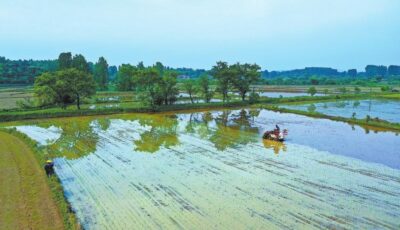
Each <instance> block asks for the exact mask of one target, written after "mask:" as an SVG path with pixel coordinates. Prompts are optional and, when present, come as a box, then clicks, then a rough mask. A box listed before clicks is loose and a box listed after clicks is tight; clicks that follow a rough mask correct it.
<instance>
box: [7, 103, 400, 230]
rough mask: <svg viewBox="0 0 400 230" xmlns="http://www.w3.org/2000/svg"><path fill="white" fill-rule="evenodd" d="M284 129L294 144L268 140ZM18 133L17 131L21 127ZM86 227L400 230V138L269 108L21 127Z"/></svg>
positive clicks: (115, 117) (67, 120) (47, 122)
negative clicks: (49, 162) (51, 162)
mask: <svg viewBox="0 0 400 230" xmlns="http://www.w3.org/2000/svg"><path fill="white" fill-rule="evenodd" d="M275 124H279V125H280V126H281V127H282V128H288V129H289V139H288V141H287V142H286V143H284V144H283V143H276V142H271V141H263V140H262V139H261V136H262V133H263V132H264V131H265V130H267V129H272V128H273V127H274V126H275ZM13 125H15V123H14V124H13ZM17 126H18V130H19V131H21V132H24V133H26V134H27V135H28V136H30V137H31V138H32V139H35V140H38V141H39V143H41V144H42V148H45V150H46V151H45V152H46V154H49V156H50V155H51V156H52V157H54V158H55V167H56V173H57V175H58V177H59V178H60V180H61V182H62V184H63V187H64V191H65V195H66V197H67V198H68V200H69V201H70V202H71V204H72V208H73V210H74V211H75V212H76V214H77V216H78V218H79V220H80V221H81V223H82V225H83V226H84V227H85V228H86V229H132V228H138V229H149V228H166V229H177V228H184V229H260V228H263V229H276V228H285V229H298V228H307V229H326V228H339V229H342V228H343V229H354V228H358V229H398V228H399V225H400V155H399V152H400V137H399V136H398V135H397V134H395V133H392V132H373V131H368V130H365V129H363V128H360V127H358V126H354V127H352V126H350V125H348V124H346V123H341V122H334V121H329V120H325V119H313V118H308V117H304V116H299V115H294V114H285V113H276V112H271V111H267V110H253V109H251V110H248V109H242V110H223V111H206V112H186V113H184V112H183V113H179V114H171V113H166V114H151V115H150V114H124V115H113V116H107V117H104V116H101V117H83V118H82V117H80V118H63V119H50V120H37V121H26V122H23V123H18V124H17Z"/></svg>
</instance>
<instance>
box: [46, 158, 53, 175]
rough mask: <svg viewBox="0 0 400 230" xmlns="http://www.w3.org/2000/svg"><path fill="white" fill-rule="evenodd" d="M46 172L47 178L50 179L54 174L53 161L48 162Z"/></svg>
mask: <svg viewBox="0 0 400 230" xmlns="http://www.w3.org/2000/svg"><path fill="white" fill-rule="evenodd" d="M44 170H45V171H46V175H47V177H50V176H51V175H53V174H54V163H53V161H51V160H47V161H46V164H45V165H44Z"/></svg>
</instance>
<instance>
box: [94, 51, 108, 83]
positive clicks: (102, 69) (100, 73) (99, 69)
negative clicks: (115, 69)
mask: <svg viewBox="0 0 400 230" xmlns="http://www.w3.org/2000/svg"><path fill="white" fill-rule="evenodd" d="M94 78H95V79H96V83H97V86H98V88H99V89H101V90H105V89H107V83H108V64H107V61H106V59H105V58H104V57H100V58H99V60H98V61H97V63H96V64H95V67H94Z"/></svg>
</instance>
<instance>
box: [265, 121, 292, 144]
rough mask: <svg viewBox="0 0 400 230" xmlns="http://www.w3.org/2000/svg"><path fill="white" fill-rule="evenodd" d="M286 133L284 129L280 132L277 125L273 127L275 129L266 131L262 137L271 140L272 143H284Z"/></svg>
mask: <svg viewBox="0 0 400 230" xmlns="http://www.w3.org/2000/svg"><path fill="white" fill-rule="evenodd" d="M287 134H288V131H287V129H284V130H283V131H282V132H281V129H280V127H279V126H278V125H275V129H274V130H271V131H266V132H265V133H264V135H263V138H264V139H268V140H272V141H281V142H282V141H285V137H286V136H287Z"/></svg>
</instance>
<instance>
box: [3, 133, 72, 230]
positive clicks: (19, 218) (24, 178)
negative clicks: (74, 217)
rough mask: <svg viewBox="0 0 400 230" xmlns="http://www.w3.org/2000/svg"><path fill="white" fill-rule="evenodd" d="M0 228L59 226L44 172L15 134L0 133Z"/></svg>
mask: <svg viewBox="0 0 400 230" xmlns="http://www.w3.org/2000/svg"><path fill="white" fill-rule="evenodd" d="M0 187H1V188H2V189H1V190H0V229H63V228H64V226H63V220H62V217H61V215H60V213H59V210H58V208H57V206H56V203H55V202H54V201H53V200H52V195H51V191H50V188H49V187H48V184H47V183H46V178H45V173H44V172H43V170H42V168H41V167H40V165H39V164H38V163H37V161H36V159H35V157H34V155H33V152H32V151H31V150H30V149H29V147H28V146H27V145H25V144H24V143H23V142H22V141H21V140H19V139H18V138H17V137H14V136H12V135H10V134H8V133H5V132H0Z"/></svg>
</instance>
